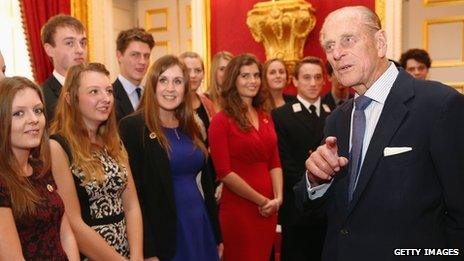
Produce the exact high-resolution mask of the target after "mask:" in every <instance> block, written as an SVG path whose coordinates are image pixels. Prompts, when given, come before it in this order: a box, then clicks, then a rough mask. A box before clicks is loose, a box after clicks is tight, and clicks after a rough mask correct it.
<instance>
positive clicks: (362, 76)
mask: <svg viewBox="0 0 464 261" xmlns="http://www.w3.org/2000/svg"><path fill="white" fill-rule="evenodd" d="M321 45H322V47H323V48H324V50H325V53H326V55H327V60H328V61H329V62H330V64H331V65H332V67H333V68H334V73H335V76H336V77H337V79H338V80H339V82H340V83H341V84H342V85H343V86H346V87H355V88H356V87H361V88H369V87H370V86H371V85H372V84H373V83H374V82H375V80H376V79H377V78H378V77H379V76H380V75H381V73H382V72H381V70H382V69H381V68H380V63H381V60H382V58H383V57H385V53H386V44H385V34H384V33H383V32H382V31H380V30H379V31H377V32H373V31H372V30H369V29H368V28H367V26H366V25H365V24H364V23H363V20H362V16H361V15H360V14H359V13H355V12H338V13H335V14H333V15H331V16H329V17H327V19H326V21H325V23H324V25H323V27H322V30H321Z"/></svg>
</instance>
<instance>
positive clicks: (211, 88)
mask: <svg viewBox="0 0 464 261" xmlns="http://www.w3.org/2000/svg"><path fill="white" fill-rule="evenodd" d="M232 58H233V55H232V54H231V53H229V52H227V51H221V52H218V53H216V55H214V57H213V60H212V61H211V71H210V77H209V84H208V94H209V95H210V99H211V100H212V101H213V102H214V103H219V102H218V100H219V99H220V98H221V95H220V93H219V90H221V89H222V87H221V86H219V83H218V82H217V79H216V72H217V70H218V69H219V62H220V61H221V59H222V60H227V61H229V62H230V60H232Z"/></svg>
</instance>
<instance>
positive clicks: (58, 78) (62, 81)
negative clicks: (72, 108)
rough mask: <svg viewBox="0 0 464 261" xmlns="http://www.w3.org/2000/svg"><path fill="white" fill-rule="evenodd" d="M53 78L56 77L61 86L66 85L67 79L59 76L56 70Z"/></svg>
mask: <svg viewBox="0 0 464 261" xmlns="http://www.w3.org/2000/svg"><path fill="white" fill-rule="evenodd" d="M53 76H55V78H56V79H57V80H58V82H59V83H60V84H61V86H63V85H64V80H65V77H64V76H63V75H61V74H59V73H58V72H57V71H56V70H53Z"/></svg>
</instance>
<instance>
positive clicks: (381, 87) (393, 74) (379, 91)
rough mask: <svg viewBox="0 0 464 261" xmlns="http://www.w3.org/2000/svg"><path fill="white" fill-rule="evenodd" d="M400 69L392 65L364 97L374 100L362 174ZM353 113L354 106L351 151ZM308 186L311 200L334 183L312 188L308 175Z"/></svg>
mask: <svg viewBox="0 0 464 261" xmlns="http://www.w3.org/2000/svg"><path fill="white" fill-rule="evenodd" d="M398 73H399V71H398V69H397V68H396V66H395V64H393V63H390V66H389V67H388V69H387V70H386V71H385V72H384V73H383V74H382V75H381V76H380V77H379V78H378V79H377V80H376V81H375V82H374V84H373V85H372V86H371V87H370V88H369V89H368V90H367V91H366V92H365V93H364V96H366V97H369V98H371V99H372V102H371V103H370V104H369V105H368V106H367V107H366V109H365V110H364V113H365V115H366V130H365V132H364V140H363V150H362V155H361V163H360V166H361V168H360V170H359V171H360V172H361V169H362V163H363V162H364V157H365V156H366V152H367V150H368V147H369V144H370V142H371V138H372V135H373V134H374V131H375V127H376V126H377V122H378V121H379V118H380V114H381V113H382V110H383V107H384V105H385V100H386V99H387V96H388V94H389V93H390V90H391V88H392V87H393V83H394V82H395V80H396V78H397V77H398ZM358 96H359V95H358V94H355V97H354V98H355V99H356V98H357V97H358ZM353 113H354V106H353V109H352V111H351V123H350V145H349V146H350V150H351V135H352V130H353ZM358 180H359V175H358V176H357V179H356V183H355V184H357V183H358ZM306 184H307V187H308V195H309V198H310V199H316V198H318V197H321V196H322V195H324V193H325V192H326V191H327V189H328V188H329V187H330V185H331V184H332V182H330V183H326V184H322V185H319V186H316V187H314V188H311V185H310V183H309V180H308V175H306Z"/></svg>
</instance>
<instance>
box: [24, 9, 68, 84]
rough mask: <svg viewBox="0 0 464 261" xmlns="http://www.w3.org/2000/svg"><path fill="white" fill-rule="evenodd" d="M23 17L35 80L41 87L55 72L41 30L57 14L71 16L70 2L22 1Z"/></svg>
mask: <svg viewBox="0 0 464 261" xmlns="http://www.w3.org/2000/svg"><path fill="white" fill-rule="evenodd" d="M20 3H21V15H22V19H23V25H24V29H25V34H26V37H27V44H28V48H29V56H30V59H31V66H32V71H33V73H34V79H35V81H36V82H37V83H39V84H40V85H41V84H42V83H43V82H44V81H45V80H46V79H47V78H48V77H49V76H50V74H51V73H52V72H53V65H52V63H51V61H50V58H49V57H48V56H47V54H46V53H45V50H44V49H43V46H42V41H41V40H40V29H41V28H42V25H44V24H45V23H46V22H47V20H48V19H49V18H50V17H52V16H54V15H57V14H60V13H61V14H71V3H70V0H21V1H20Z"/></svg>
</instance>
